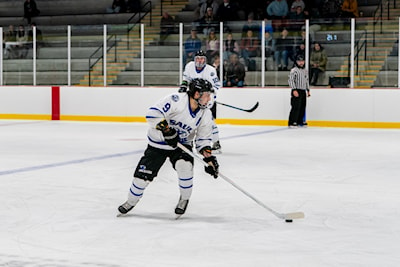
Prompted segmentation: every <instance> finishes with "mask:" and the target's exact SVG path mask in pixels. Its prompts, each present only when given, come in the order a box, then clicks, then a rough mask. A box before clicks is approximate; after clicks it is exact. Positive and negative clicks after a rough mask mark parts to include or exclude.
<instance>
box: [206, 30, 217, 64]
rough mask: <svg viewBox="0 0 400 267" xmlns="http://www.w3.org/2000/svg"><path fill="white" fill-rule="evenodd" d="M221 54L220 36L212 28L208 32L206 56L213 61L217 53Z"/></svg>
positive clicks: (209, 60)
mask: <svg viewBox="0 0 400 267" xmlns="http://www.w3.org/2000/svg"><path fill="white" fill-rule="evenodd" d="M218 54H219V38H218V37H217V35H216V34H215V30H214V29H212V30H211V31H210V33H209V34H208V38H207V40H206V56H207V61H208V62H213V59H214V57H215V56H216V55H218Z"/></svg>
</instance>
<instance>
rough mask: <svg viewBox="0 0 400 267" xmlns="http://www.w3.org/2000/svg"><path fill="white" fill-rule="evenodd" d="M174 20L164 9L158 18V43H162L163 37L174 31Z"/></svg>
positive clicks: (165, 37)
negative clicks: (159, 18)
mask: <svg viewBox="0 0 400 267" xmlns="http://www.w3.org/2000/svg"><path fill="white" fill-rule="evenodd" d="M175 27H176V22H175V19H174V18H173V17H172V16H171V15H170V14H169V13H168V11H164V12H163V15H162V17H161V20H160V43H159V44H160V45H164V42H165V39H167V37H168V36H169V35H170V34H172V33H175Z"/></svg>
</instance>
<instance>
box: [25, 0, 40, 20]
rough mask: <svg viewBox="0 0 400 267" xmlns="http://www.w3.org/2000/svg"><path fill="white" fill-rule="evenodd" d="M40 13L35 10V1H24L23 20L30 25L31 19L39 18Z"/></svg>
mask: <svg viewBox="0 0 400 267" xmlns="http://www.w3.org/2000/svg"><path fill="white" fill-rule="evenodd" d="M39 14H40V11H39V9H38V8H37V5H36V2H35V0H25V2H24V18H26V20H27V21H28V24H31V20H32V18H33V17H37V16H39Z"/></svg>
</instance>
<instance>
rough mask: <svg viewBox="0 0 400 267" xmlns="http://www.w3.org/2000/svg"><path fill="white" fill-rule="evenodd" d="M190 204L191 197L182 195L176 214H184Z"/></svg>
mask: <svg viewBox="0 0 400 267" xmlns="http://www.w3.org/2000/svg"><path fill="white" fill-rule="evenodd" d="M188 204H189V199H182V197H180V198H179V202H178V205H176V208H175V214H176V215H178V216H179V217H180V216H181V215H183V214H184V213H185V211H186V208H187V205H188ZM179 217H178V218H179Z"/></svg>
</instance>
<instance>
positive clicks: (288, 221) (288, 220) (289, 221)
mask: <svg viewBox="0 0 400 267" xmlns="http://www.w3.org/2000/svg"><path fill="white" fill-rule="evenodd" d="M285 222H287V223H291V222H293V220H290V219H287V220H285Z"/></svg>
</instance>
